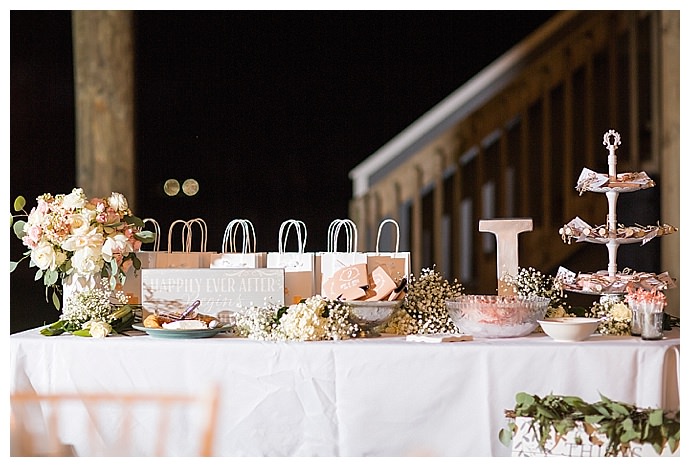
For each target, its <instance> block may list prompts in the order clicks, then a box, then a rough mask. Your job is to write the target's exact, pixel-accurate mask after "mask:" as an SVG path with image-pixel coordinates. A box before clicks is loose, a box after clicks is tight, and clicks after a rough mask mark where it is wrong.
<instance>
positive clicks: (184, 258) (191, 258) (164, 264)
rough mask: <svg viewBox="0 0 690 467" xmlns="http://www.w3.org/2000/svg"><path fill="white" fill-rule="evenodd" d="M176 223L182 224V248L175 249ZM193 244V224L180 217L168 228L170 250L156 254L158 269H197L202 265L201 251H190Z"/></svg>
mask: <svg viewBox="0 0 690 467" xmlns="http://www.w3.org/2000/svg"><path fill="white" fill-rule="evenodd" d="M176 225H181V226H182V250H180V251H173V249H172V248H173V247H172V240H173V233H174V229H175V226H176ZM191 246H192V233H191V226H190V223H189V222H188V221H184V220H181V219H178V220H176V221H173V223H172V224H170V229H168V250H167V251H164V252H161V253H160V255H158V256H156V269H195V268H199V267H201V255H200V253H199V252H195V251H190V250H191Z"/></svg>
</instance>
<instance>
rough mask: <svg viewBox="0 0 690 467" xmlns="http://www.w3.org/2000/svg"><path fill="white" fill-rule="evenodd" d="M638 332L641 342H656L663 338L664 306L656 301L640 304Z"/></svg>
mask: <svg viewBox="0 0 690 467" xmlns="http://www.w3.org/2000/svg"><path fill="white" fill-rule="evenodd" d="M639 310H640V312H639V318H640V330H641V334H640V335H641V336H642V339H643V340H646V341H656V340H660V339H663V337H664V304H663V303H660V302H658V301H649V302H641V306H640V307H639Z"/></svg>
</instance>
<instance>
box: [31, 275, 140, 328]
mask: <svg viewBox="0 0 690 467" xmlns="http://www.w3.org/2000/svg"><path fill="white" fill-rule="evenodd" d="M133 321H134V312H133V310H132V307H131V306H130V305H128V304H127V296H126V295H125V293H124V292H122V291H119V290H118V291H113V290H111V289H110V287H109V284H108V279H106V278H104V279H102V282H101V286H100V287H93V288H90V289H84V290H81V291H78V292H75V293H74V294H72V295H70V296H69V297H67V299H66V300H65V306H64V309H63V312H62V314H61V315H60V319H59V321H56V322H55V323H53V324H51V325H49V326H46V327H45V328H43V329H41V334H43V335H44V336H58V335H60V334H64V333H70V334H74V335H75V336H83V337H98V338H102V337H106V336H108V335H110V334H114V333H118V332H120V331H123V330H125V329H127V328H129V327H130V326H131V324H132V322H133Z"/></svg>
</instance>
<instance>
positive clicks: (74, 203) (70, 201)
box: [62, 188, 86, 209]
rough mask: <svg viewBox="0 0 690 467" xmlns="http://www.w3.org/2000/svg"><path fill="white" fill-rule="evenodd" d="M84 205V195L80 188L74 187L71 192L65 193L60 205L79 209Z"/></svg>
mask: <svg viewBox="0 0 690 467" xmlns="http://www.w3.org/2000/svg"><path fill="white" fill-rule="evenodd" d="M85 205H86V196H84V190H82V189H81V188H74V189H73V190H72V193H70V194H69V195H66V196H65V198H64V199H63V200H62V207H63V208H65V209H80V208H83V207H84V206H85Z"/></svg>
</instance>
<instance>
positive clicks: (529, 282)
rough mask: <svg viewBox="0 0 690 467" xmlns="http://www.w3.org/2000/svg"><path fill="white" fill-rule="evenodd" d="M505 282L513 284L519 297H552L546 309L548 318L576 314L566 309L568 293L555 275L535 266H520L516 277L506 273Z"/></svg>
mask: <svg viewBox="0 0 690 467" xmlns="http://www.w3.org/2000/svg"><path fill="white" fill-rule="evenodd" d="M503 281H504V283H505V284H507V285H509V286H512V287H513V288H514V289H515V293H516V294H517V295H518V296H519V297H523V298H529V297H535V296H536V297H546V298H548V299H550V300H551V301H550V302H549V306H548V308H547V309H546V315H545V317H546V318H561V317H564V316H575V313H571V312H568V311H566V301H565V300H566V298H567V295H566V294H565V291H564V290H563V288H562V287H561V284H560V283H559V282H558V281H557V280H556V279H555V278H554V277H553V276H550V275H547V274H544V273H542V272H541V271H538V270H537V269H535V268H533V267H528V268H520V267H519V268H518V272H517V275H516V276H515V277H513V276H510V275H505V276H504V277H503Z"/></svg>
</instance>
